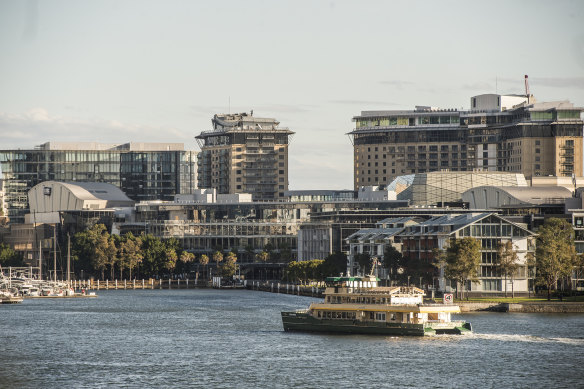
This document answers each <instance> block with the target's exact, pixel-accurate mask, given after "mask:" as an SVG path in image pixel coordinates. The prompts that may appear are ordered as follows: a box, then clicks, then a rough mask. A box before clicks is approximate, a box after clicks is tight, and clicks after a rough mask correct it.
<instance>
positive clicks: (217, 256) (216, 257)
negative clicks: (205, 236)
mask: <svg viewBox="0 0 584 389" xmlns="http://www.w3.org/2000/svg"><path fill="white" fill-rule="evenodd" d="M213 261H215V264H216V265H217V266H219V262H221V261H223V254H222V253H221V251H219V250H217V251H215V252H214V253H213Z"/></svg>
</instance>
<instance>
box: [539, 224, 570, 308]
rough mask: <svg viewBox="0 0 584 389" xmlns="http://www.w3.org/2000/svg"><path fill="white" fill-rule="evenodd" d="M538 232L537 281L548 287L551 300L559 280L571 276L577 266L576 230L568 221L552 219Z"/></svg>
mask: <svg viewBox="0 0 584 389" xmlns="http://www.w3.org/2000/svg"><path fill="white" fill-rule="evenodd" d="M537 232H538V237H537V249H536V252H535V258H536V259H535V260H536V269H537V270H536V271H537V273H536V274H537V281H538V283H540V284H542V285H545V286H546V287H547V291H548V300H549V299H550V297H551V290H552V289H555V287H556V285H557V282H558V280H559V279H561V278H562V277H567V276H569V275H570V273H571V272H572V268H573V266H574V265H576V264H577V256H576V249H575V247H574V230H573V228H572V226H571V225H570V223H568V222H567V221H566V220H564V219H557V218H550V219H548V220H546V222H545V224H544V225H543V226H541V227H540V228H539V230H538V231H537Z"/></svg>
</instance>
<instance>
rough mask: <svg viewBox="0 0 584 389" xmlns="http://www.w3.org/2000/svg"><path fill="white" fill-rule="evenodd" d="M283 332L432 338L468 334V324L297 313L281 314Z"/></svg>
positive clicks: (469, 328) (469, 330)
mask: <svg viewBox="0 0 584 389" xmlns="http://www.w3.org/2000/svg"><path fill="white" fill-rule="evenodd" d="M282 324H283V325H284V331H302V332H327V333H342V334H370V335H387V336H432V335H438V334H456V335H459V334H463V333H470V332H471V327H470V323H459V325H454V324H453V325H452V326H450V327H448V326H442V327H432V326H425V325H424V324H411V323H387V322H372V321H366V322H362V321H358V320H330V319H315V318H314V317H312V316H311V315H308V314H306V313H299V312H282Z"/></svg>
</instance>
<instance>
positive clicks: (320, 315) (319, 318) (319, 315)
mask: <svg viewBox="0 0 584 389" xmlns="http://www.w3.org/2000/svg"><path fill="white" fill-rule="evenodd" d="M320 316H321V315H320V311H318V318H319V319H320Z"/></svg>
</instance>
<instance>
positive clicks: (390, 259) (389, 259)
mask: <svg viewBox="0 0 584 389" xmlns="http://www.w3.org/2000/svg"><path fill="white" fill-rule="evenodd" d="M403 261H404V257H403V256H402V253H401V252H399V250H398V249H396V248H395V247H393V246H392V245H388V246H387V247H386V248H385V252H384V253H383V267H385V268H386V269H387V270H388V271H389V274H390V275H391V276H392V279H393V277H395V276H397V274H398V269H399V268H400V267H402V266H403Z"/></svg>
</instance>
